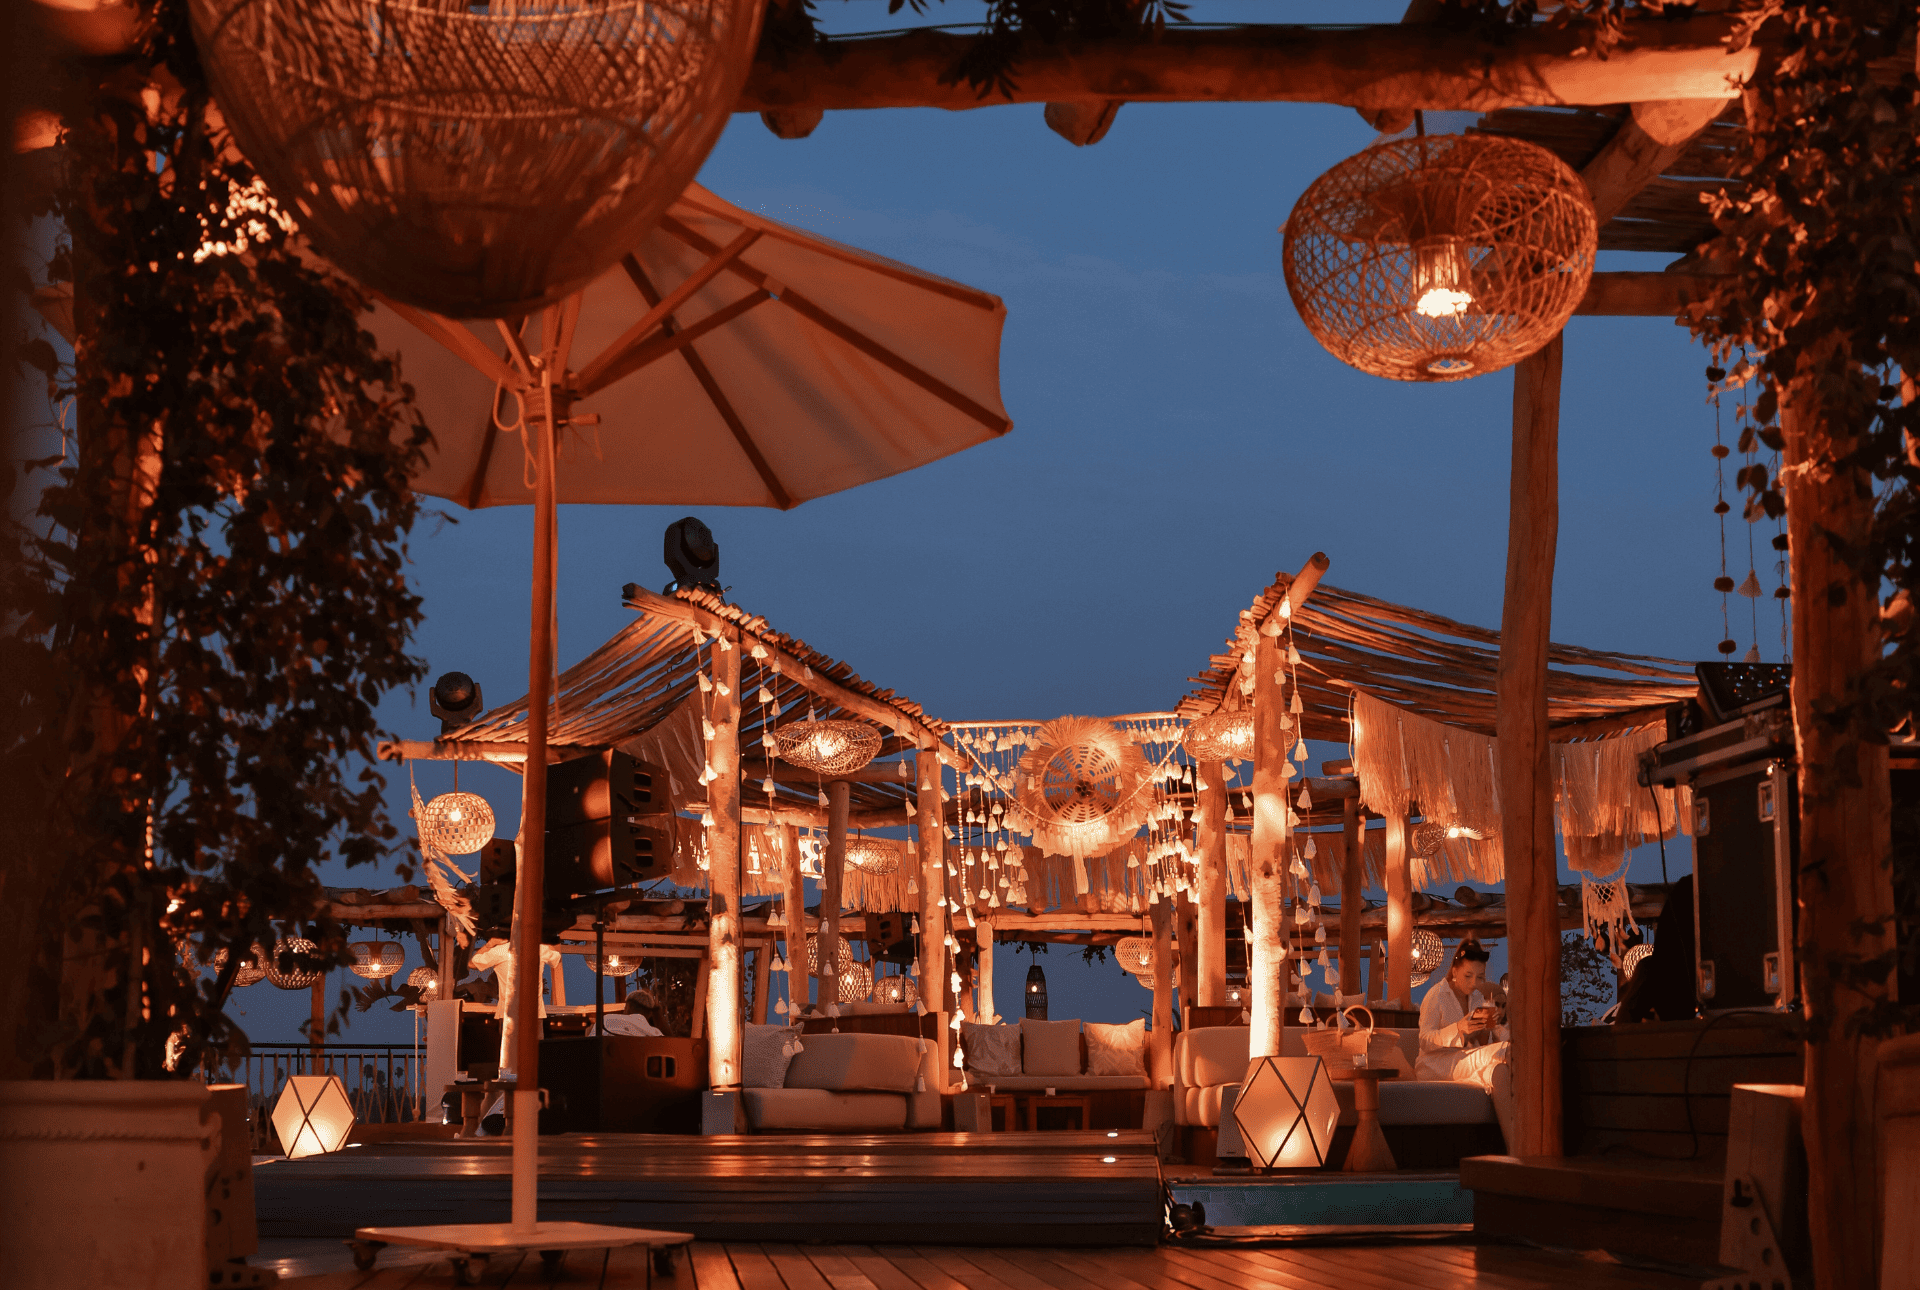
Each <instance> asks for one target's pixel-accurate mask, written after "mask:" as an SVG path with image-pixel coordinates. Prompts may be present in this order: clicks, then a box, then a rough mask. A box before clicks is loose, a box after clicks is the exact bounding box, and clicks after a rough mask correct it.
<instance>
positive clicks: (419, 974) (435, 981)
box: [407, 967, 440, 994]
mask: <svg viewBox="0 0 1920 1290" xmlns="http://www.w3.org/2000/svg"><path fill="white" fill-rule="evenodd" d="M407 984H408V985H410V986H412V987H413V988H414V989H416V990H418V991H419V992H420V993H421V994H425V993H427V992H428V991H429V990H438V989H439V988H440V977H439V975H438V974H437V973H435V972H434V970H433V969H432V968H430V967H417V968H415V969H414V970H413V971H411V972H409V973H407Z"/></svg>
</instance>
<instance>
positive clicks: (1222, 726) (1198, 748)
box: [1180, 711, 1253, 761]
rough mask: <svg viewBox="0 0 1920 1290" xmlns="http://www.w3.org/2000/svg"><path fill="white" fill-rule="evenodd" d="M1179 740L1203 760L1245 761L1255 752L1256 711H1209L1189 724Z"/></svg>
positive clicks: (1190, 751)
mask: <svg viewBox="0 0 1920 1290" xmlns="http://www.w3.org/2000/svg"><path fill="white" fill-rule="evenodd" d="M1180 742H1181V744H1182V745H1183V746H1184V747H1185V748H1186V750H1187V751H1188V752H1189V753H1191V754H1193V756H1195V757H1197V758H1199V759H1200V760H1201V761H1244V760H1246V759H1247V758H1249V757H1251V756H1253V713H1252V712H1251V711H1241V712H1214V713H1209V714H1208V715H1207V716H1204V717H1201V718H1199V719H1198V720H1197V721H1195V722H1194V723H1193V724H1192V725H1190V726H1188V727H1187V728H1186V731H1185V733H1183V734H1182V735H1181V736H1180Z"/></svg>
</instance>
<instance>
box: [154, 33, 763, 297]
mask: <svg viewBox="0 0 1920 1290" xmlns="http://www.w3.org/2000/svg"><path fill="white" fill-rule="evenodd" d="M191 14H192V21H193V34H194V39H195V41H196V43H197V44H198V45H199V47H200V57H201V60H202V62H203V63H204V64H205V66H206V69H207V79H208V81H209V82H210V83H211V84H212V87H213V91H214V96H215V98H216V99H217V100H218V101H219V104H220V109H221V112H222V113H223V114H224V116H225V118H226V121H227V124H228V125H229V126H231V127H232V129H233V136H234V139H235V141H236V142H237V143H238V144H239V145H240V149H241V151H242V152H244V153H245V154H246V156H247V159H248V160H249V161H250V162H252V163H253V165H254V167H255V168H256V169H258V170H259V172H260V174H261V175H262V177H264V178H265V179H266V181H267V185H268V187H269V188H270V189H271V190H272V192H273V195H274V197H275V198H276V199H277V200H278V202H279V203H280V205H281V206H282V207H283V208H284V209H285V210H286V211H287V212H288V213H289V214H291V215H292V216H293V217H294V219H295V220H296V221H297V222H298V224H299V226H300V230H301V232H302V233H303V234H305V236H306V237H307V238H308V239H309V240H310V241H311V242H312V244H313V246H314V248H315V249H316V250H318V251H319V252H320V253H321V254H322V255H324V256H326V257H327V258H328V259H329V260H332V261H333V262H334V263H335V264H337V265H338V266H339V267H340V268H342V269H344V270H346V272H348V273H349V274H351V275H353V276H354V277H356V278H358V279H359V280H360V281H361V282H363V283H364V284H366V285H367V286H368V287H371V288H372V289H373V290H375V291H379V292H383V293H385V294H386V295H389V296H392V297H393V298H394V299H396V300H400V301H403V302H405V303H407V304H411V305H416V306H418V307H420V308H423V309H431V310H434V311H436V312H439V313H443V314H447V315H449V316H452V317H458V318H483V317H484V318H503V317H507V316H510V315H523V314H525V313H527V312H529V311H531V310H532V309H534V308H536V307H538V306H540V305H543V304H551V303H553V302H555V301H557V300H559V299H560V298H562V297H563V296H565V295H567V294H568V293H569V292H572V291H575V290H577V289H579V288H580V287H583V286H585V285H586V284H587V283H588V282H590V281H592V280H593V279H594V278H596V277H598V276H599V275H600V274H601V272H603V271H604V270H606V269H608V268H610V267H611V266H612V265H613V264H614V263H615V262H617V261H618V260H619V258H620V257H621V256H622V255H624V254H626V253H627V252H629V251H631V250H632V249H633V248H634V247H635V246H636V245H637V244H638V243H639V241H640V239H641V237H642V236H643V235H644V234H645V233H646V232H647V230H648V229H650V228H651V227H653V225H654V223H655V222H656V221H657V220H658V219H659V218H660V216H661V215H662V214H663V213H664V212H665V211H666V209H667V206H668V205H669V204H670V203H671V202H672V201H673V200H674V199H675V198H677V197H678V196H679V195H680V193H681V191H682V190H683V189H685V188H686V186H687V184H688V183H690V182H691V181H692V180H693V177H694V174H695V172H696V171H698V170H699V168H700V163H701V162H702V161H704V160H705V159H706V156H707V153H708V151H709V150H711V149H712V147H713V145H714V142H715V141H716V140H718V139H719V137H720V131H721V130H722V129H723V128H724V127H725V125H726V123H727V118H728V116H729V114H730V113H731V112H732V111H733V105H734V102H735V100H736V99H738V98H739V96H740V87H741V85H742V84H743V83H744V82H745V79H746V74H747V69H748V67H749V65H750V64H751V62H752V56H753V49H754V43H755V41H756V39H757V36H758V27H759V14H760V0H519V2H518V3H515V4H487V5H468V4H465V3H461V4H449V5H438V4H433V5H428V4H388V5H377V6H376V5H350V4H339V3H328V2H326V0H318V2H316V0H192V7H191Z"/></svg>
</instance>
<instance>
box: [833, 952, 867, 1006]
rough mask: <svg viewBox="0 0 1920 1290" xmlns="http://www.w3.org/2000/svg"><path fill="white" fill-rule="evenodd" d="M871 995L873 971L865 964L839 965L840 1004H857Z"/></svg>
mask: <svg viewBox="0 0 1920 1290" xmlns="http://www.w3.org/2000/svg"><path fill="white" fill-rule="evenodd" d="M872 993H873V969H872V968H870V967H868V966H867V965H866V964H865V963H856V962H846V963H842V964H841V965H840V998H839V999H838V1000H837V1002H840V1003H859V1002H861V1001H863V1000H865V999H866V997H867V996H868V995H870V994H872Z"/></svg>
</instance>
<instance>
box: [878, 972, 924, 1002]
mask: <svg viewBox="0 0 1920 1290" xmlns="http://www.w3.org/2000/svg"><path fill="white" fill-rule="evenodd" d="M873 1001H874V1002H875V1003H904V1004H906V1005H907V1006H908V1007H909V1008H911V1007H912V1006H913V1005H914V1004H916V1003H918V1002H919V1001H920V987H919V986H916V985H915V984H914V983H913V978H912V977H910V976H883V977H881V978H880V979H879V980H877V981H875V982H874V983H873Z"/></svg>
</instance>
